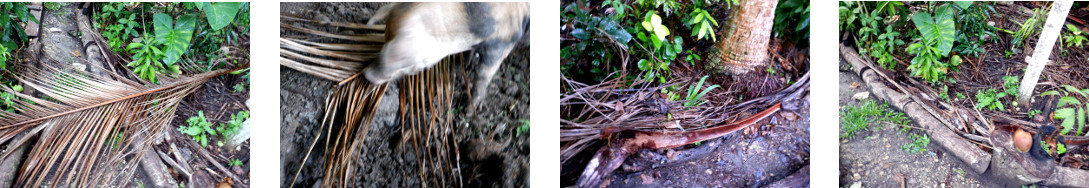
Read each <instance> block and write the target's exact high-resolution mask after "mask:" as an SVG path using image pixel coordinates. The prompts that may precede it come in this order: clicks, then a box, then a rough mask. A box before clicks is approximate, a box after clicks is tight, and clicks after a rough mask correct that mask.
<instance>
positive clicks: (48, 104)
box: [0, 60, 231, 187]
mask: <svg viewBox="0 0 1089 188" xmlns="http://www.w3.org/2000/svg"><path fill="white" fill-rule="evenodd" d="M50 61H52V60H50ZM51 64H57V63H55V62H53V63H45V65H46V66H45V68H33V67H24V68H25V69H24V70H25V71H23V72H22V73H21V74H18V75H14V76H13V77H14V78H16V79H17V80H18V81H19V82H20V83H22V84H23V85H25V86H27V87H30V88H34V89H36V90H37V91H38V92H41V93H42V94H43V95H44V96H42V97H36V96H30V95H26V94H22V93H19V92H14V91H13V90H11V89H10V88H7V87H4V88H2V89H3V90H4V91H6V92H9V93H13V94H15V95H16V96H17V98H18V99H17V100H13V102H15V103H16V105H15V106H17V107H15V108H16V110H15V112H4V111H0V125H4V126H0V142H8V141H10V140H11V139H12V138H13V137H15V135H18V134H22V133H26V134H27V135H39V136H40V137H39V139H38V140H37V143H35V144H34V145H33V147H31V150H30V153H29V154H27V158H26V160H25V162H24V163H23V166H22V167H21V168H20V170H19V176H18V178H17V179H16V182H15V183H16V185H17V186H20V187H42V186H51V187H53V186H55V187H91V186H123V185H126V184H127V182H128V181H130V180H132V179H133V178H132V175H133V172H134V171H135V170H136V166H137V165H138V164H139V159H141V155H143V153H145V152H142V151H144V150H146V149H151V148H150V146H151V145H152V142H154V141H155V140H158V138H160V137H161V134H160V133H161V131H162V130H163V129H164V128H165V126H166V125H168V124H169V123H170V120H171V119H173V117H174V112H175V110H176V108H177V106H178V103H179V102H181V100H182V98H183V97H185V96H187V95H189V94H191V93H193V92H194V91H195V90H196V89H197V88H199V87H200V86H201V85H202V84H203V83H204V82H206V81H208V80H209V79H211V78H214V77H216V76H219V75H223V74H226V73H229V72H230V71H231V70H217V71H211V72H207V73H202V74H197V75H192V76H187V77H180V78H176V79H170V78H167V79H164V80H163V81H162V83H164V84H163V85H158V86H154V85H152V86H147V85H142V84H139V83H138V82H136V81H132V80H125V79H120V80H114V79H113V78H120V76H117V75H111V76H109V77H103V76H99V75H94V74H87V73H84V72H68V71H65V70H61V69H60V68H55V67H51ZM118 133H121V134H120V135H122V136H121V137H120V138H119V139H117V140H111V139H114V138H111V137H112V136H115V135H118ZM23 138H24V139H22V140H18V141H15V142H14V143H16V145H13V146H9V147H17V146H18V145H22V144H25V143H26V142H27V141H28V140H29V136H27V137H23ZM108 142H112V143H113V144H114V145H111V144H107V143H108ZM7 155H10V153H5V154H4V156H7Z"/></svg>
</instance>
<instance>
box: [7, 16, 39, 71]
mask: <svg viewBox="0 0 1089 188" xmlns="http://www.w3.org/2000/svg"><path fill="white" fill-rule="evenodd" d="M27 4H30V3H28V2H3V3H0V11H2V12H0V13H3V14H6V15H7V16H0V45H2V46H4V48H3V49H0V53H4V54H5V55H4V59H3V61H0V70H2V69H6V67H7V59H8V58H7V57H8V56H9V55H10V52H11V51H12V50H15V49H19V46H18V43H20V42H25V41H27V36H26V31H23V27H22V24H23V23H29V22H34V23H38V18H35V17H34V15H31V14H30V11H29V9H27V7H26V5H27Z"/></svg>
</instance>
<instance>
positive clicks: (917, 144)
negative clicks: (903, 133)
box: [900, 133, 930, 153]
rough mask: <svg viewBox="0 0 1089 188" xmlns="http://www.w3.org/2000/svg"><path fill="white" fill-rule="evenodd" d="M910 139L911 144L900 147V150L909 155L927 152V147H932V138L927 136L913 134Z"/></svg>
mask: <svg viewBox="0 0 1089 188" xmlns="http://www.w3.org/2000/svg"><path fill="white" fill-rule="evenodd" d="M908 138H910V139H911V143H907V144H904V145H903V146H900V149H903V150H904V151H906V152H908V153H923V152H926V147H927V146H929V145H930V137H929V136H927V135H926V134H915V133H911V135H910V137H908Z"/></svg>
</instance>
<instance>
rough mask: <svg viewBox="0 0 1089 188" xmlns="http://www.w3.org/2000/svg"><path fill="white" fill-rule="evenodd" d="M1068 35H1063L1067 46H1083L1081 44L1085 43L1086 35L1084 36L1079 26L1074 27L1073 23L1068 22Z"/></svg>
mask: <svg viewBox="0 0 1089 188" xmlns="http://www.w3.org/2000/svg"><path fill="white" fill-rule="evenodd" d="M1066 32H1067V34H1066V35H1063V43H1065V44H1066V47H1070V46H1071V45H1073V46H1077V47H1078V48H1081V44H1082V43H1085V36H1082V32H1081V30H1080V29H1078V27H1074V25H1073V24H1066Z"/></svg>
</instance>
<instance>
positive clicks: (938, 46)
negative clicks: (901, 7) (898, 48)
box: [907, 4, 960, 83]
mask: <svg viewBox="0 0 1089 188" xmlns="http://www.w3.org/2000/svg"><path fill="white" fill-rule="evenodd" d="M953 15H954V14H953V9H952V8H950V7H949V5H948V4H947V5H943V6H939V7H938V8H937V9H936V10H935V11H934V15H931V14H930V13H927V12H917V13H915V14H912V15H911V18H912V21H913V22H914V23H915V28H916V29H918V30H919V33H920V36H921V41H919V42H915V43H912V44H911V45H908V49H907V51H908V53H911V54H915V58H913V59H911V65H909V66H908V70H911V76H921V77H922V78H923V80H926V81H928V82H931V83H935V82H939V81H941V80H943V79H944V78H945V74H946V73H948V71H949V69H951V68H953V67H955V66H957V65H958V64H960V62H959V61H958V60H959V59H960V58H959V57H957V56H954V58H953V60H952V61H950V63H944V62H942V61H941V59H942V58H943V57H945V56H946V55H948V54H949V52H950V50H952V48H953V40H954V38H953V37H954V36H955V35H956V24H955V23H954V22H953Z"/></svg>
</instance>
